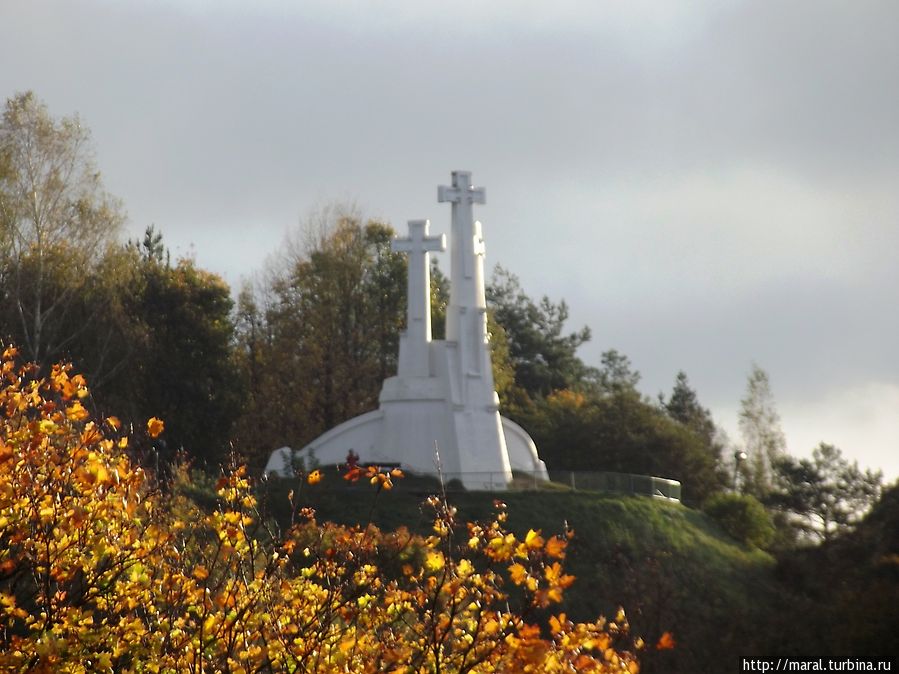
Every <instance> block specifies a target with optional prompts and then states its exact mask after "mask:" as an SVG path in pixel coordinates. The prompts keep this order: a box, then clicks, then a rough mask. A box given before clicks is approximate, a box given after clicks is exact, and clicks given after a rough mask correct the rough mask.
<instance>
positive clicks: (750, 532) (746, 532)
mask: <svg viewBox="0 0 899 674" xmlns="http://www.w3.org/2000/svg"><path fill="white" fill-rule="evenodd" d="M702 509H703V510H704V511H705V513H706V514H707V515H708V516H709V517H711V518H712V519H713V520H715V521H716V522H718V524H720V525H721V527H722V528H723V529H724V530H725V531H726V532H727V533H728V535H729V536H731V537H732V538H733V539H734V540H737V541H740V542H741V543H745V544H746V545H752V546H755V547H757V548H766V547H768V545H770V544H771V541H772V540H774V524H773V523H772V522H771V517H770V516H769V515H768V513H767V511H766V510H765V506H763V505H762V504H761V503H760V502H759V500H758V499H756V498H755V497H753V496H750V495H749V494H728V493H724V492H719V493H717V494H713V495H712V496H711V497H710V498H709V499H708V501H706V502H705V504H704V505H703V508H702Z"/></svg>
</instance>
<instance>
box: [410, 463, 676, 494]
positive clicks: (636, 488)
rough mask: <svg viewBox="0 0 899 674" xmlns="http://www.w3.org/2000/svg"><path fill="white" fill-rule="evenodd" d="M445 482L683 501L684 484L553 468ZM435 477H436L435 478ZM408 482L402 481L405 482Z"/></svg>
mask: <svg viewBox="0 0 899 674" xmlns="http://www.w3.org/2000/svg"><path fill="white" fill-rule="evenodd" d="M409 477H410V478H412V480H411V481H410V482H408V485H409V486H410V487H413V486H414V483H415V480H416V478H421V477H425V476H415V477H413V474H410V475H409ZM442 477H443V484H444V488H445V489H446V491H447V492H453V491H473V490H476V491H555V492H564V491H594V492H611V493H616V494H641V495H644V496H653V497H655V498H664V499H669V500H672V501H680V500H681V483H680V482H678V481H677V480H669V479H667V478H664V477H653V476H650V475H631V474H629V473H608V472H584V471H567V470H566V471H552V470H551V471H549V480H547V479H546V476H545V475H542V474H539V473H527V472H522V471H514V472H513V474H512V482H510V483H508V484H507V483H506V480H505V476H504V475H503V474H502V473H443V476H442ZM432 479H433V478H432ZM403 482H404V481H403V480H400V481H399V484H400V485H402V483H403Z"/></svg>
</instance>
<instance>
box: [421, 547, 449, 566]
mask: <svg viewBox="0 0 899 674" xmlns="http://www.w3.org/2000/svg"><path fill="white" fill-rule="evenodd" d="M445 564H446V560H445V559H444V557H443V553H442V552H440V551H439V550H431V551H430V552H429V553H428V554H427V556H426V557H425V568H426V569H427V570H428V571H440V569H442V568H443V567H444V565H445Z"/></svg>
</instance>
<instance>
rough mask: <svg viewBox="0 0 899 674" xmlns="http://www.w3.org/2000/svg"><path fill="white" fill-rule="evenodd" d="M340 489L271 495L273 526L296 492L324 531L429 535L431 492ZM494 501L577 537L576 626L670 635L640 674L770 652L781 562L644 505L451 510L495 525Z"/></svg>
mask: <svg viewBox="0 0 899 674" xmlns="http://www.w3.org/2000/svg"><path fill="white" fill-rule="evenodd" d="M338 480H339V478H336V476H335V478H332V479H328V480H326V483H323V484H322V485H318V486H317V487H316V488H314V489H309V488H308V486H306V485H302V484H299V483H296V482H292V481H286V480H282V481H275V482H273V483H270V484H269V485H268V489H267V491H268V502H269V504H270V507H271V508H272V513H273V515H275V516H276V518H277V519H278V520H279V521H281V523H282V525H283V524H285V523H286V521H287V519H289V516H288V515H287V513H288V512H289V509H288V507H287V496H286V494H287V492H288V490H290V489H295V490H296V492H297V494H300V498H301V500H303V501H304V503H305V504H308V505H311V506H313V507H315V508H316V509H317V510H318V513H319V518H320V519H322V520H331V521H334V522H339V523H344V524H364V523H366V522H369V521H370V522H372V523H374V524H376V525H378V526H379V527H382V528H386V529H392V528H396V527H397V526H400V525H405V526H409V527H410V528H412V529H419V530H427V529H428V528H429V527H430V524H431V520H430V518H429V517H428V515H427V513H426V511H423V510H422V509H421V507H420V503H421V502H422V500H423V499H424V498H425V497H426V495H427V494H428V493H433V492H434V491H436V490H435V489H434V487H436V485H435V484H433V483H430V484H428V483H421V482H418V483H416V482H415V481H411V483H409V484H402V486H399V487H398V488H397V489H395V490H393V491H391V492H387V493H382V494H380V495H378V496H377V498H375V495H374V492H373V490H372V489H371V488H370V487H369V486H368V485H367V484H358V485H349V486H348V485H345V484H341V483H339V482H338ZM325 484H328V486H325ZM497 497H501V498H502V500H503V501H504V502H505V503H506V504H507V505H508V512H509V522H508V524H509V527H510V528H511V529H512V530H513V531H516V532H517V533H524V532H526V531H527V530H528V529H530V528H532V529H542V531H543V532H544V533H545V534H551V533H558V532H561V531H562V530H563V527H564V525H565V523H566V522H567V523H568V525H569V526H571V527H573V528H574V530H575V534H576V535H575V538H574V539H573V541H572V543H571V546H570V548H569V558H568V569H569V571H570V572H571V573H574V574H575V575H576V576H577V582H576V583H575V585H574V587H573V588H572V589H571V590H569V592H568V593H567V596H566V602H565V604H564V606H563V610H565V611H566V612H567V613H568V614H569V615H571V616H572V618H574V619H576V620H584V619H590V618H595V617H596V616H597V615H598V614H603V615H614V613H615V611H616V610H617V607H618V606H623V607H624V608H625V610H626V611H627V614H628V618H629V619H630V622H631V626H632V632H633V633H634V634H636V635H641V636H643V637H644V638H645V639H646V641H647V643H649V644H650V646H651V645H652V644H654V643H655V641H656V640H657V639H658V637H659V635H660V634H661V633H662V632H663V631H671V632H673V633H674V636H675V639H676V640H677V642H678V646H677V648H676V649H674V650H673V651H664V652H655V650H654V649H651V648H650V649H649V650H648V651H647V652H645V653H644V654H643V656H642V661H643V664H644V668H643V671H644V672H650V673H651V672H653V671H665V672H690V673H696V674H699V673H701V672H719V671H722V669H721V668H722V666H723V665H722V663H725V662H731V661H733V662H734V663H736V662H737V660H736V658H737V656H738V655H742V654H749V653H764V652H765V642H766V641H767V639H768V638H769V637H768V635H767V634H764V633H763V632H764V631H763V630H762V631H760V630H758V629H756V628H753V627H752V626H753V625H756V626H757V625H759V624H765V616H766V614H767V613H768V609H769V607H770V606H771V605H772V604H773V603H774V602H775V601H776V596H777V594H778V593H777V587H776V583H775V578H774V573H773V571H774V568H775V562H774V560H773V558H772V557H770V556H769V555H767V554H765V553H763V552H761V551H758V550H753V549H747V548H744V547H742V546H740V545H739V544H737V543H735V542H734V541H732V540H731V539H730V538H728V537H727V536H726V534H724V533H723V532H722V531H721V530H720V529H719V528H718V527H717V526H716V525H715V524H714V523H713V522H712V521H711V520H710V519H708V518H707V517H706V516H705V515H703V514H702V513H699V512H697V511H694V510H690V509H689V508H686V507H684V506H682V505H681V504H679V503H672V502H667V501H660V500H656V499H651V498H647V497H640V496H616V495H601V494H595V493H586V492H567V491H560V492H514V493H506V494H487V493H477V492H458V493H451V494H450V495H449V496H448V499H449V501H450V502H451V503H452V504H454V505H455V506H457V507H458V509H459V518H460V521H469V520H480V519H486V518H489V517H490V515H491V513H492V512H493V501H494V499H495V498H497ZM734 666H736V665H734ZM728 669H731V667H728Z"/></svg>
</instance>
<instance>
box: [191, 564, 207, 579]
mask: <svg viewBox="0 0 899 674" xmlns="http://www.w3.org/2000/svg"><path fill="white" fill-rule="evenodd" d="M193 576H194V578H196V579H197V580H206V579H207V578H209V570H208V569H207V568H206V567H205V566H203V565H202V564H200V565H199V566H198V567H196V568H195V569H194V573H193Z"/></svg>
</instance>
